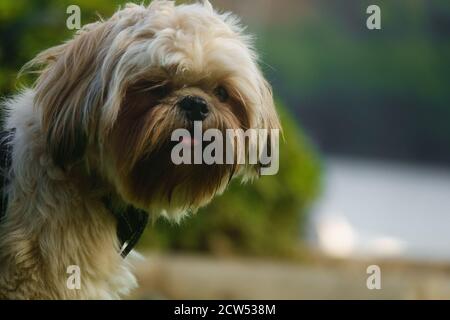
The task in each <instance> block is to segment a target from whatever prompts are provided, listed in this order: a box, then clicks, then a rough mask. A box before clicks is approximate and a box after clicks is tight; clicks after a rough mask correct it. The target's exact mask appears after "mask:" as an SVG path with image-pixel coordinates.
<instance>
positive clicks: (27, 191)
mask: <svg viewBox="0 0 450 320" xmlns="http://www.w3.org/2000/svg"><path fill="white" fill-rule="evenodd" d="M33 96H34V92H33V91H32V90H29V91H26V92H25V93H23V94H22V95H21V96H19V97H17V98H16V99H14V100H11V101H10V102H9V103H8V104H7V107H9V109H10V110H11V113H10V116H9V117H8V122H7V128H14V129H15V134H14V138H13V140H12V141H11V142H12V145H13V149H12V152H13V153H12V164H11V175H12V183H11V184H10V185H9V186H8V190H7V191H8V194H9V201H8V202H9V205H8V212H7V219H5V221H4V222H3V223H2V224H1V225H0V236H1V237H0V298H9V299H55V298H57V299H74V298H97V299H108V298H109V299H111V298H118V297H119V294H127V293H128V291H129V290H130V289H131V288H132V287H134V286H135V285H136V281H135V278H134V276H133V275H132V274H131V272H130V271H129V270H128V269H129V268H128V263H127V261H126V259H123V258H122V257H121V256H120V254H119V253H118V252H119V244H118V239H117V235H116V219H115V218H114V216H113V215H112V214H111V213H109V212H107V209H106V208H105V206H104V204H103V202H102V199H101V195H102V193H101V192H99V194H96V193H95V192H96V190H97V191H100V190H99V189H98V188H97V187H95V188H94V186H90V188H89V187H88V185H84V187H82V185H80V184H77V181H73V180H72V179H71V177H70V175H67V174H66V173H64V172H63V171H62V170H61V169H60V168H59V167H57V166H55V165H53V164H52V160H51V158H50V156H49V154H48V152H46V141H45V137H44V136H43V135H42V133H41V130H42V128H41V126H40V120H39V119H40V115H39V112H38V110H36V108H34V104H33V98H34V97H33ZM72 265H77V266H79V267H80V271H81V280H82V283H81V289H80V290H76V289H74V290H70V289H69V288H68V286H67V282H68V278H69V276H70V274H68V273H67V271H68V267H69V266H72Z"/></svg>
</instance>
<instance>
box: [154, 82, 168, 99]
mask: <svg viewBox="0 0 450 320" xmlns="http://www.w3.org/2000/svg"><path fill="white" fill-rule="evenodd" d="M151 92H152V93H153V94H154V95H155V96H157V97H158V98H164V97H165V96H167V95H168V94H169V93H170V88H169V85H167V84H166V85H159V86H154V87H153V88H152V89H151Z"/></svg>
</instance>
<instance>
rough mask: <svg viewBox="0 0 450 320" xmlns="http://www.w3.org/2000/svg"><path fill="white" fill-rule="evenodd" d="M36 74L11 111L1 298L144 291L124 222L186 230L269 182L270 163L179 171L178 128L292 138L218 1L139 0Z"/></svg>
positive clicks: (86, 32)
mask: <svg viewBox="0 0 450 320" xmlns="http://www.w3.org/2000/svg"><path fill="white" fill-rule="evenodd" d="M24 70H35V71H36V72H37V73H38V76H37V79H36V82H35V83H34V85H33V86H32V87H30V88H25V89H23V90H22V91H21V92H20V93H19V94H17V95H16V96H14V97H12V98H10V99H8V100H5V102H4V103H3V108H4V110H5V112H6V118H5V124H4V128H3V129H4V132H7V134H6V137H5V139H3V144H4V145H5V146H6V149H7V150H9V156H7V157H6V158H5V159H6V160H7V161H6V160H5V161H6V162H8V163H9V164H8V165H5V166H4V167H6V172H5V173H4V176H5V177H4V180H5V183H4V186H3V189H2V190H3V196H4V199H5V201H7V203H6V205H5V213H4V215H3V217H2V220H1V222H0V298H6V299H120V298H122V297H124V296H126V295H128V294H129V293H130V291H131V290H132V289H133V288H135V287H136V286H137V281H136V279H135V277H134V276H133V273H132V264H131V262H130V261H129V260H130V259H129V258H124V256H126V254H123V251H122V249H121V248H122V245H123V241H121V238H122V237H121V230H120V229H121V228H122V227H123V224H125V225H127V226H128V227H130V226H129V224H130V223H132V222H133V221H134V222H136V221H138V222H137V223H136V224H135V227H136V226H142V225H145V222H146V217H148V215H150V216H151V217H158V216H161V215H162V216H165V217H167V218H169V219H171V220H177V221H178V220H180V219H181V218H182V217H183V216H185V215H186V214H188V213H193V212H195V211H196V210H197V209H198V208H200V207H203V206H205V205H206V204H208V203H209V202H210V201H211V200H212V199H213V197H214V196H215V195H217V194H220V193H222V192H223V191H224V190H225V189H226V187H227V185H228V183H229V181H230V180H231V179H232V178H235V177H240V178H241V179H243V180H249V179H252V178H254V177H257V176H258V167H259V165H250V164H246V165H239V164H223V165H219V164H216V165H205V164H203V165H200V166H194V165H174V164H173V163H172V161H171V158H170V154H171V148H172V147H173V142H172V141H171V132H173V131H174V130H175V129H178V128H186V129H188V130H191V129H192V122H193V121H201V122H202V125H203V128H204V129H208V128H215V129H218V130H220V131H221V132H224V131H225V130H226V129H230V128H231V129H238V128H241V129H248V128H262V129H269V130H270V129H279V128H280V122H279V118H278V115H277V112H276V109H275V107H274V101H273V96H272V89H271V87H270V85H269V83H268V82H267V80H266V79H265V78H264V76H263V73H262V72H261V70H260V68H259V66H258V56H257V54H256V51H255V49H254V48H253V46H252V38H251V37H250V36H248V35H246V34H245V33H244V28H243V27H242V26H241V24H240V22H239V19H238V18H237V17H236V16H235V15H233V14H231V13H218V12H217V11H216V10H215V9H214V8H213V7H212V5H211V4H210V3H209V2H208V1H198V2H194V3H190V4H182V5H176V4H175V3H174V2H173V1H169V0H155V1H152V2H151V3H150V4H149V5H148V6H144V5H137V4H128V5H126V6H125V7H124V8H122V9H119V10H118V11H117V12H116V13H115V14H114V15H113V16H112V17H111V18H109V19H107V20H100V21H98V22H95V23H92V24H88V25H86V26H84V27H83V28H82V29H81V30H79V32H77V34H76V35H75V36H74V37H73V38H72V39H71V40H69V41H68V42H66V43H64V44H62V45H58V46H56V47H52V48H50V49H48V50H46V51H44V52H42V53H40V54H39V55H37V57H36V58H34V59H33V60H32V61H31V62H29V63H28V64H27V65H26V66H25V67H24ZM0 160H1V159H0ZM133 210H135V211H133ZM128 212H135V215H134V218H133V219H131V218H129V217H128V216H127V215H128ZM136 212H138V213H136ZM142 212H144V215H145V216H143V213H142ZM118 215H119V216H120V218H118ZM130 215H131V213H130ZM121 219H122V220H121ZM127 219H128V220H127ZM139 219H141V220H142V221H141V220H139ZM124 221H125V222H124ZM134 222H133V223H134ZM135 227H133V226H131V227H130V229H131V231H130V232H131V238H132V239H127V240H126V241H127V242H128V246H129V245H130V243H132V244H134V243H135V242H136V238H138V236H139V234H140V232H142V230H140V231H139V232H137V233H136V234H132V233H133V228H135ZM139 228H140V227H139ZM140 229H142V228H140ZM129 237H130V235H128V238H129ZM126 238H127V236H125V239H126ZM125 245H127V243H125ZM128 251H129V249H128ZM121 253H122V254H121ZM126 253H128V252H126ZM71 266H76V267H77V268H79V272H80V279H81V280H80V286H79V287H78V288H75V289H74V288H71V287H70V286H69V285H68V277H69V276H70V274H68V268H69V267H71Z"/></svg>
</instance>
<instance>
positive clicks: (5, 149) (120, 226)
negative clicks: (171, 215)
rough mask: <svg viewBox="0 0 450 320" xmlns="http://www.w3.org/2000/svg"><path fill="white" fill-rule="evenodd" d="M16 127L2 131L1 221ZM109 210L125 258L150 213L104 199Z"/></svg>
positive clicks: (3, 215) (0, 133)
mask: <svg viewBox="0 0 450 320" xmlns="http://www.w3.org/2000/svg"><path fill="white" fill-rule="evenodd" d="M14 134H15V129H11V130H7V131H0V192H1V195H0V222H1V221H2V220H3V219H4V218H5V215H6V208H7V205H8V198H7V193H6V192H4V189H5V187H6V185H7V184H8V176H7V175H8V171H9V168H10V167H11V157H12V140H13V138H14ZM103 203H104V204H105V206H106V208H107V209H108V211H109V212H111V213H112V214H113V215H114V217H116V219H117V237H118V238H119V241H120V245H121V248H120V254H121V255H122V257H123V258H125V257H126V256H127V255H128V254H129V253H130V251H131V250H133V248H134V247H135V246H136V244H137V242H138V241H139V239H140V238H141V236H142V234H143V233H144V230H145V227H146V226H147V223H148V214H147V213H146V212H143V211H140V210H137V209H135V208H133V207H131V206H129V207H127V208H125V209H124V210H117V209H115V208H114V207H113V206H112V205H111V201H110V199H109V198H105V199H103Z"/></svg>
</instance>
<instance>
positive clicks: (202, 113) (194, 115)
mask: <svg viewBox="0 0 450 320" xmlns="http://www.w3.org/2000/svg"><path fill="white" fill-rule="evenodd" d="M178 105H179V107H180V108H181V109H182V110H184V112H185V113H186V116H187V117H188V119H189V120H191V121H203V120H205V119H206V117H207V116H208V113H209V108H208V103H207V102H206V100H205V99H203V98H202V97H198V96H187V97H184V98H183V99H181V101H180V102H179V103H178Z"/></svg>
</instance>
